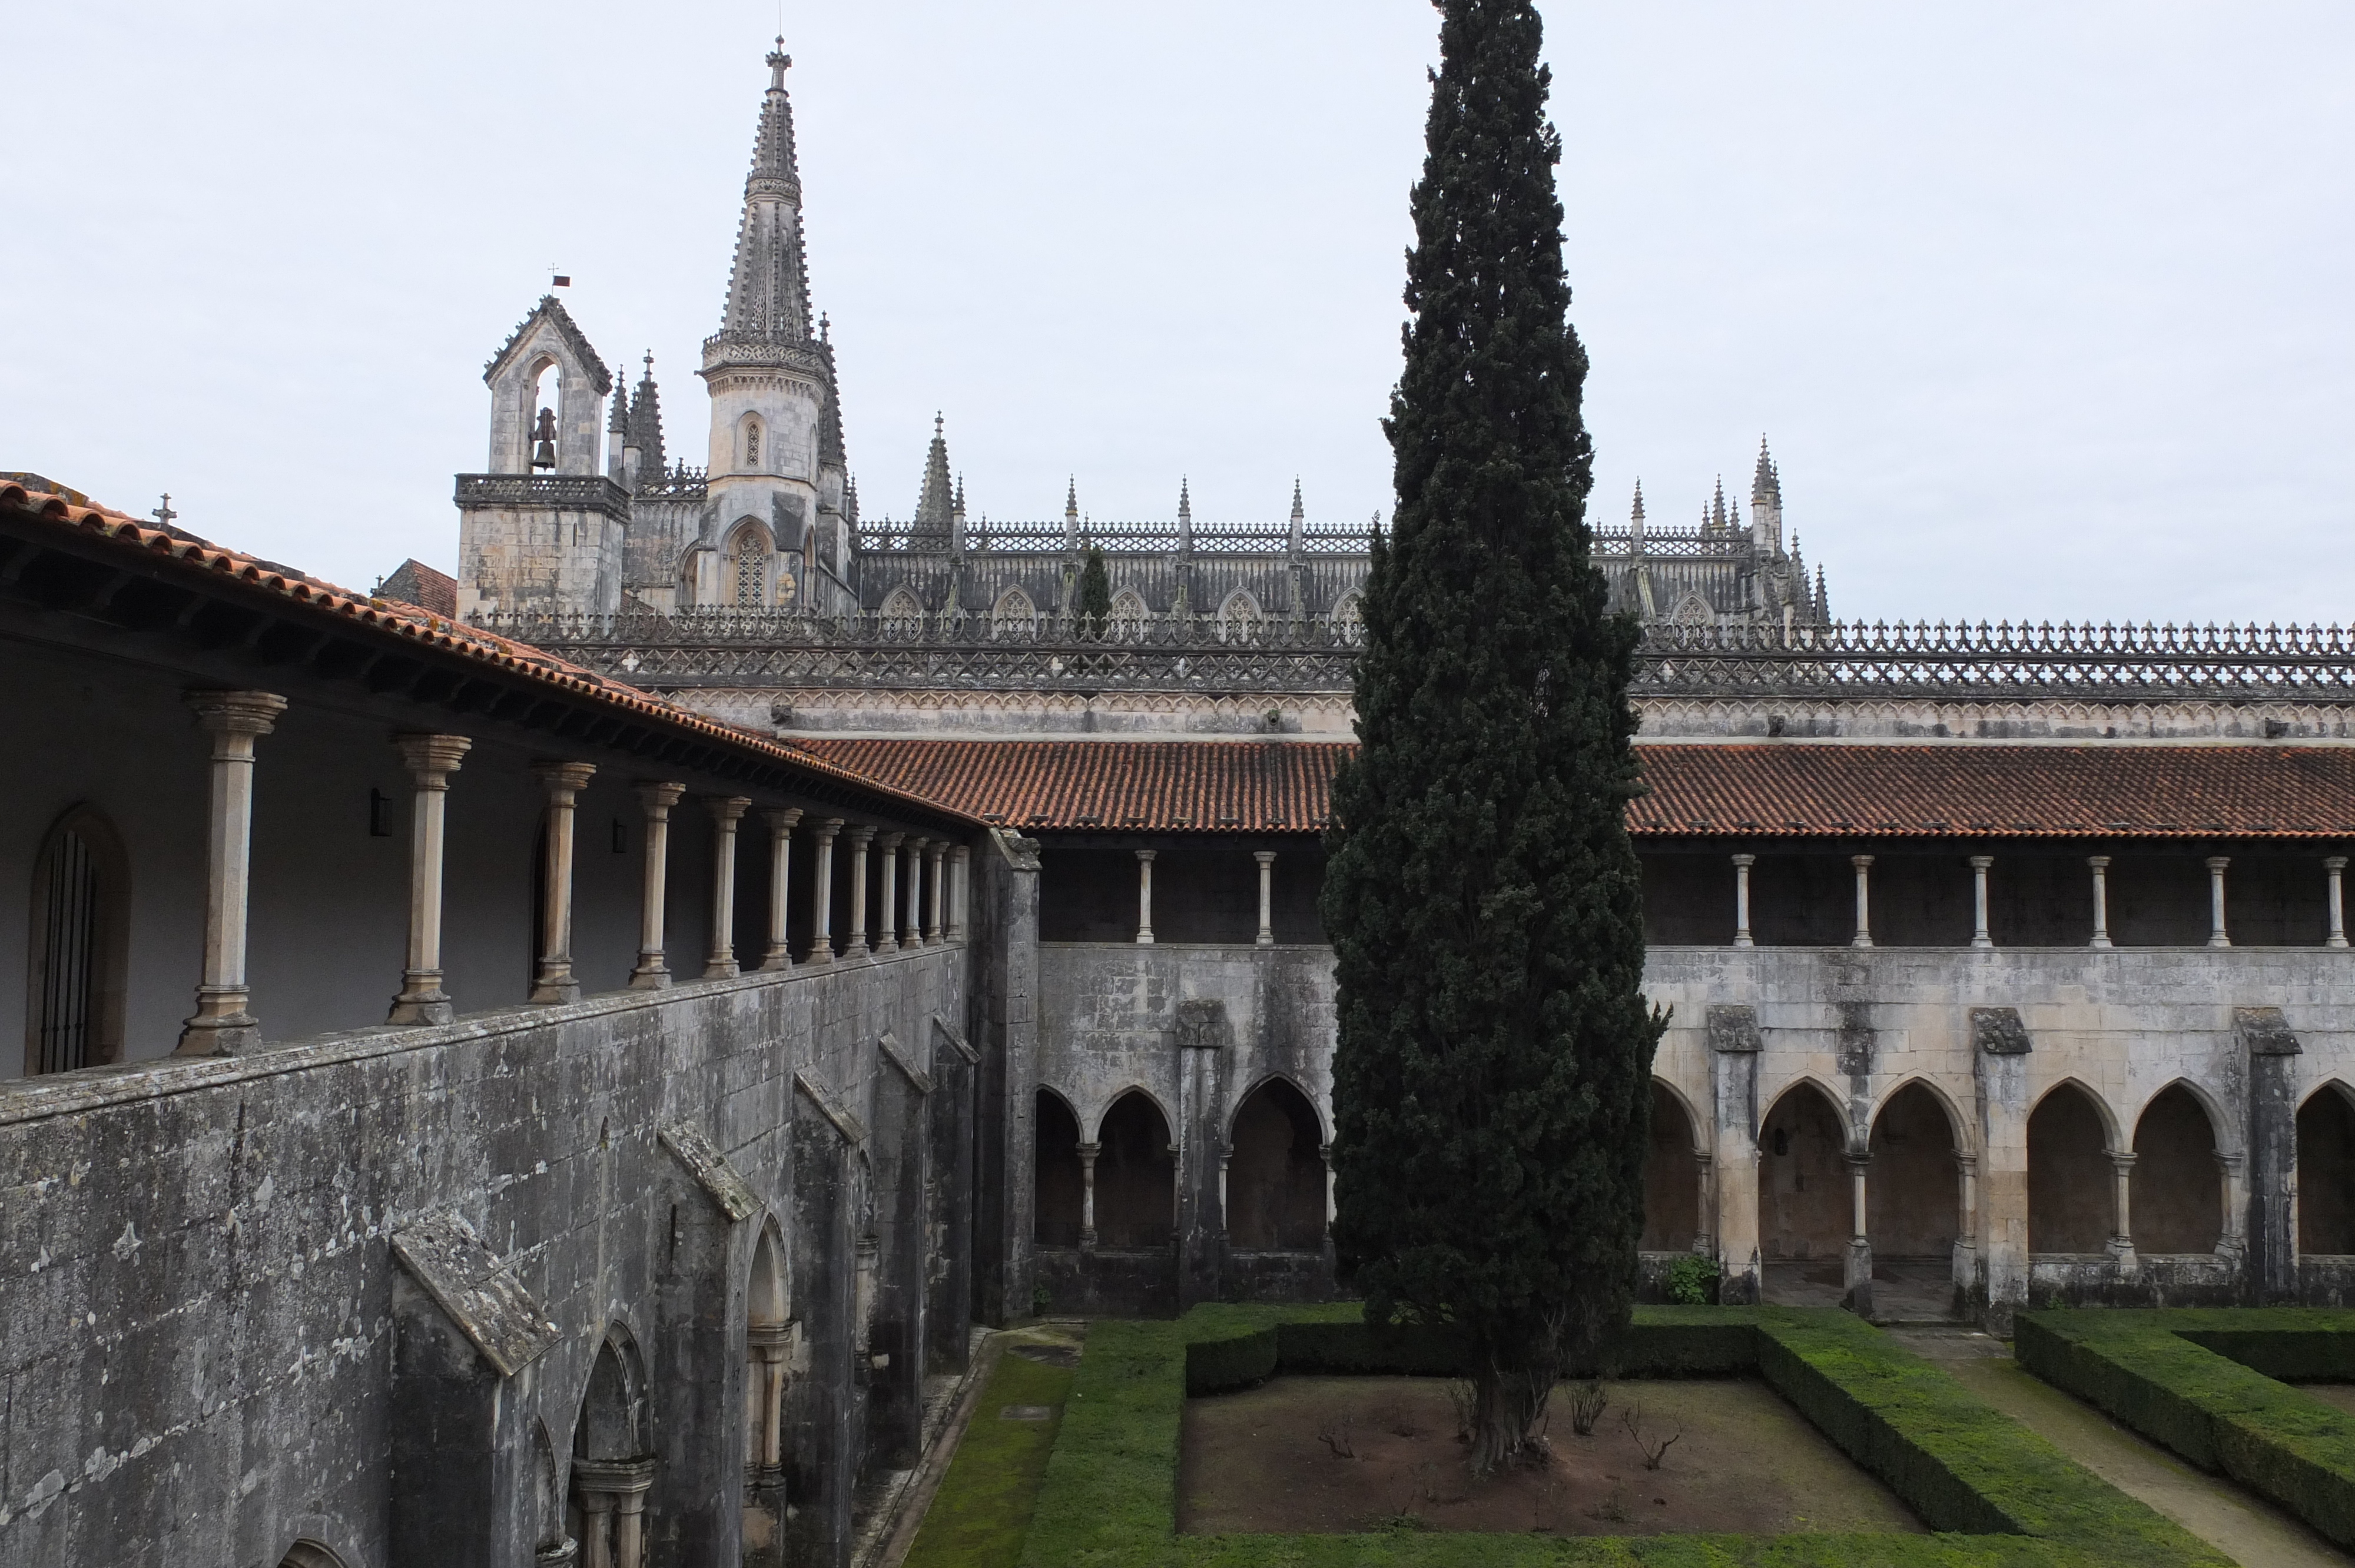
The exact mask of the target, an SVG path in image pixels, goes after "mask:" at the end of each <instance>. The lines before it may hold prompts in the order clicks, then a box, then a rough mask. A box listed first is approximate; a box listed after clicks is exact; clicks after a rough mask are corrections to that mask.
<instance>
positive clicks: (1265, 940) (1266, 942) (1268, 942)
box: [1252, 934, 1275, 948]
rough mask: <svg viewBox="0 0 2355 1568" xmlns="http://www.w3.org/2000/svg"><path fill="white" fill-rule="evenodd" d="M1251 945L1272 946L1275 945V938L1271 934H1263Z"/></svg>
mask: <svg viewBox="0 0 2355 1568" xmlns="http://www.w3.org/2000/svg"><path fill="white" fill-rule="evenodd" d="M1252 946H1253V947H1259V948H1273V947H1274V946H1275V938H1273V937H1272V936H1267V935H1264V934H1263V935H1262V936H1261V937H1260V938H1259V939H1258V940H1257V941H1256V942H1254V943H1252Z"/></svg>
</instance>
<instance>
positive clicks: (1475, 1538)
mask: <svg viewBox="0 0 2355 1568" xmlns="http://www.w3.org/2000/svg"><path fill="white" fill-rule="evenodd" d="M1607 1359H1608V1360H1609V1361H1610V1362H1611V1364H1612V1371H1613V1372H1614V1375H1616V1376H1622V1377H1626V1376H1646V1375H1649V1376H1678V1375H1684V1376H1710V1375H1724V1374H1728V1373H1735V1372H1758V1373H1760V1374H1762V1375H1763V1376H1764V1378H1765V1379H1766V1380H1767V1382H1768V1383H1771V1384H1772V1385H1773V1386H1774V1388H1776V1389H1777V1390H1778V1391H1779V1392H1781V1393H1783V1394H1784V1395H1785V1397H1786V1398H1788V1399H1790V1400H1791V1401H1792V1403H1793V1404H1796V1405H1797V1406H1798V1407H1799V1409H1800V1410H1801V1411H1803V1412H1804V1413H1805V1414H1806V1415H1807V1417H1808V1419H1809V1420H1811V1421H1813V1422H1814V1423H1815V1424H1816V1425H1817V1426H1818V1427H1819V1428H1821V1429H1822V1430H1823V1431H1824V1433H1825V1434H1826V1435H1827V1436H1829V1437H1830V1438H1831V1439H1832V1441H1833V1442H1834V1443H1836V1444H1838V1446H1840V1447H1841V1448H1842V1449H1843V1450H1844V1451H1846V1452H1847V1453H1848V1455H1849V1457H1851V1458H1853V1459H1854V1460H1856V1462H1857V1463H1858V1464H1859V1465H1861V1466H1863V1467H1865V1468H1867V1469H1868V1470H1870V1471H1871V1472H1872V1473H1873V1474H1875V1475H1877V1476H1879V1477H1881V1478H1882V1479H1883V1480H1885V1481H1887V1482H1888V1483H1889V1485H1890V1486H1891V1488H1892V1489H1894V1490H1895V1491H1896V1492H1897V1494H1898V1495H1899V1496H1900V1497H1901V1498H1902V1499H1904V1500H1905V1501H1906V1503H1907V1504H1908V1505H1909V1506H1911V1507H1912V1508H1913V1510H1914V1511H1915V1512H1916V1513H1917V1514H1918V1515H1920V1516H1921V1518H1922V1519H1923V1521H1924V1522H1925V1523H1928V1524H1929V1525H1930V1526H1931V1527H1932V1528H1933V1529H1934V1530H1943V1531H1955V1532H1959V1533H1949V1534H1942V1535H1929V1536H1913V1535H1812V1534H1810V1535H1780V1536H1731V1535H1707V1536H1702V1535H1683V1536H1636V1537H1602V1536H1589V1537H1558V1536H1549V1535H1535V1534H1530V1535H1506V1534H1476V1533H1460V1534H1452V1533H1433V1534H1420V1533H1404V1532H1396V1533H1394V1532H1389V1531H1376V1532H1370V1533H1366V1534H1359V1535H1227V1536H1197V1535H1179V1534H1178V1533H1177V1451H1178V1433H1179V1426H1180V1422H1181V1419H1182V1416H1183V1412H1184V1406H1185V1401H1186V1398H1187V1396H1188V1392H1189V1391H1194V1392H1209V1391H1216V1390H1222V1389H1232V1388H1240V1387H1244V1386H1247V1385H1248V1384H1250V1383H1256V1382H1260V1381H1263V1380H1264V1379H1266V1378H1268V1377H1271V1376H1274V1375H1276V1374H1278V1373H1281V1372H1328V1373H1357V1374H1364V1373H1421V1374H1425V1375H1430V1374H1440V1375H1444V1374H1447V1373H1451V1372H1454V1371H1455V1368H1456V1366H1457V1365H1458V1364H1459V1362H1460V1355H1459V1354H1458V1352H1457V1350H1456V1348H1455V1346H1454V1345H1452V1344H1451V1343H1450V1341H1449V1340H1448V1338H1447V1337H1446V1336H1444V1335H1443V1334H1437V1333H1429V1332H1416V1331H1409V1330H1384V1329H1376V1328H1372V1327H1369V1325H1367V1324H1366V1323H1365V1322H1364V1321H1363V1320H1362V1319H1361V1317H1360V1315H1359V1308H1357V1307H1355V1306H1354V1305H1349V1304H1342V1305H1339V1306H1335V1307H1323V1308H1284V1307H1235V1306H1206V1307H1199V1308H1195V1309H1194V1310H1193V1311H1192V1312H1190V1313H1188V1315H1187V1316H1186V1317H1185V1318H1183V1319H1179V1320H1178V1321H1177V1322H1175V1323H1167V1322H1105V1321H1099V1322H1097V1323H1096V1324H1094V1325H1093V1326H1092V1328H1091V1329H1090V1330H1089V1334H1088V1347H1087V1351H1086V1354H1085V1355H1084V1357H1083V1358H1082V1361H1081V1363H1080V1368H1079V1372H1078V1375H1077V1377H1076V1378H1075V1380H1074V1382H1073V1383H1072V1388H1071V1399H1070V1402H1069V1404H1067V1405H1066V1406H1065V1414H1064V1417H1063V1426H1062V1431H1061V1434H1060V1437H1059V1439H1058V1441H1057V1443H1056V1446H1055V1452H1054V1453H1053V1455H1052V1456H1051V1457H1050V1458H1049V1460H1048V1466H1047V1476H1046V1480H1045V1484H1044V1486H1043V1488H1042V1489H1041V1491H1040V1494H1039V1505H1038V1510H1037V1512H1036V1514H1035V1515H1034V1516H1033V1520H1032V1525H1031V1531H1030V1537H1029V1540H1028V1542H1027V1544H1026V1546H1025V1548H1024V1554H1023V1558H1022V1562H1023V1564H1024V1568H1345V1565H1346V1568H1456V1565H1458V1564H1461V1565H1463V1568H1471V1565H1473V1564H1480V1565H1482V1568H1487V1565H1492V1564H1493V1565H1497V1568H1573V1565H1575V1568H1585V1565H1588V1564H1593V1565H1597V1568H1600V1565H1602V1564H1614V1565H1616V1564H1644V1565H1646V1568H1652V1565H1657V1568H1685V1565H1688V1564H1689V1565H1691V1568H1704V1565H1707V1568H1741V1565H1750V1564H1756V1565H1758V1568H1769V1565H1773V1568H1800V1565H1804V1564H1823V1565H1827V1568H1850V1565H1853V1568H1868V1565H1882V1564H1886V1565H1889V1568H1929V1565H1932V1564H1938V1565H1941V1568H1965V1565H1969V1568H1978V1565H1982V1564H1984V1565H1987V1568H2009V1565H2013V1564H2018V1565H2020V1568H2030V1565H2033V1568H2057V1565H2060V1564H2080V1563H2083V1564H2089V1565H2090V1564H2097V1563H2098V1564H2117V1565H2121V1568H2124V1565H2135V1568H2195V1565H2196V1568H2226V1565H2227V1564H2228V1562H2229V1560H2228V1559H2226V1558H2224V1557H2222V1555H2220V1554H2218V1553H2217V1552H2214V1551H2213V1550H2211V1548H2209V1547H2208V1546H2207V1545H2205V1544H2204V1543H2203V1542H2200V1541H2199V1540H2197V1539H2196V1538H2194V1537H2192V1536H2191V1535H2190V1534H2188V1533H2186V1532H2185V1531H2182V1530H2180V1529H2179V1528H2177V1527H2176V1526H2175V1525H2174V1524H2173V1523H2171V1522H2169V1520H2166V1519H2164V1518H2163V1517H2161V1516H2160V1515H2158V1513H2155V1512H2153V1511H2152V1510H2150V1509H2148V1508H2146V1507H2145V1506H2144V1505H2143V1504H2141V1503H2139V1502H2137V1501H2136V1500H2135V1499H2132V1498H2129V1497H2127V1496H2126V1494H2124V1493H2122V1492H2120V1491H2118V1490H2116V1489H2115V1488H2112V1487H2111V1486H2110V1485H2109V1484H2108V1483H2106V1482H2105V1481H2103V1480H2101V1479H2100V1478H2097V1477H2095V1476H2094V1475H2093V1474H2092V1473H2091V1472H2089V1471H2087V1470H2085V1469H2083V1467H2079V1466H2078V1465H2077V1464H2075V1463H2074V1462H2073V1461H2072V1460H2071V1459H2069V1458H2068V1457H2067V1456H2065V1455H2063V1454H2062V1452H2061V1451H2060V1450H2059V1449H2057V1448H2055V1447H2054V1446H2052V1445H2051V1444H2050V1443H2048V1442H2046V1441H2045V1440H2044V1439H2042V1438H2041V1437H2038V1436H2035V1435H2034V1434H2032V1433H2030V1432H2029V1431H2028V1430H2027V1429H2026V1428H2024V1427H2021V1426H2019V1425H2016V1424H2015V1423H2013V1422H2012V1421H2011V1420H2010V1419H2009V1417H2006V1416H2004V1415H2002V1414H1998V1413H1997V1412H1996V1411H1994V1410H1992V1409H1990V1408H1988V1407H1987V1406H1986V1405H1984V1404H1980V1403H1978V1402H1977V1400H1976V1399H1974V1398H1972V1396H1971V1395H1970V1394H1969V1393H1966V1392H1965V1391H1964V1389H1963V1388H1962V1386H1961V1385H1960V1384H1958V1383H1955V1381H1954V1380H1953V1379H1952V1378H1950V1377H1948V1376H1946V1375H1945V1373H1944V1372H1939V1371H1938V1370H1937V1369H1936V1368H1934V1367H1933V1366H1931V1365H1930V1364H1929V1363H1928V1362H1926V1361H1922V1360H1920V1359H1919V1358H1917V1357H1915V1356H1913V1355H1911V1354H1909V1353H1907V1352H1906V1351H1902V1350H1901V1349H1899V1348H1898V1347H1897V1346H1896V1345H1895V1344H1894V1343H1893V1342H1891V1340H1889V1339H1888V1338H1887V1337H1886V1336H1884V1335H1882V1334H1881V1333H1880V1332H1879V1331H1878V1330H1874V1329H1872V1328H1870V1326H1868V1325H1866V1324H1864V1323H1862V1322H1860V1321H1859V1320H1858V1319H1855V1318H1853V1317H1850V1316H1849V1314H1847V1313H1845V1312H1837V1311H1820V1312H1806V1311H1793V1310H1785V1309H1781V1308H1710V1307H1671V1308H1637V1309H1636V1320H1635V1324H1634V1326H1633V1328H1632V1329H1631V1330H1630V1331H1629V1332H1628V1334H1627V1335H1626V1336H1625V1338H1624V1339H1623V1340H1620V1341H1619V1342H1618V1343H1616V1344H1614V1346H1613V1347H1612V1348H1611V1351H1610V1354H1609V1357H1608V1358H1607Z"/></svg>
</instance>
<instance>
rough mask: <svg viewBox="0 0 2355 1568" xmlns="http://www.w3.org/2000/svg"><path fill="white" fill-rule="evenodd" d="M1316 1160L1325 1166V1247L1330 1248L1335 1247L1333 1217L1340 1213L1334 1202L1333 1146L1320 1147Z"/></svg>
mask: <svg viewBox="0 0 2355 1568" xmlns="http://www.w3.org/2000/svg"><path fill="white" fill-rule="evenodd" d="M1316 1158H1317V1159H1318V1160H1322V1161H1323V1162H1324V1165H1325V1245H1327V1246H1330V1245H1333V1216H1334V1215H1335V1214H1337V1213H1339V1212H1340V1210H1339V1208H1338V1207H1337V1205H1336V1204H1335V1203H1334V1202H1333V1183H1334V1176H1333V1146H1332V1145H1331V1144H1329V1143H1326V1144H1320V1145H1318V1146H1317V1150H1316Z"/></svg>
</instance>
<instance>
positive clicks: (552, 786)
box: [531, 762, 597, 806]
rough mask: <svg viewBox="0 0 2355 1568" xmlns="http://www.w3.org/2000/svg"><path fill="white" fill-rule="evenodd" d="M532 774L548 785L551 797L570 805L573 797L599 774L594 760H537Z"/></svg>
mask: <svg viewBox="0 0 2355 1568" xmlns="http://www.w3.org/2000/svg"><path fill="white" fill-rule="evenodd" d="M531 776H532V777H533V778H535V779H538V780H539V781H540V782H541V783H542V784H544V785H546V786H547V787H548V795H549V800H553V801H555V802H556V803H557V804H558V805H559V806H569V805H570V804H571V803H572V797H573V796H575V795H577V794H579V793H580V792H581V790H583V789H587V788H589V780H590V779H593V778H595V777H596V776H597V765H596V764H595V763H593V762H535V763H533V764H532V765H531Z"/></svg>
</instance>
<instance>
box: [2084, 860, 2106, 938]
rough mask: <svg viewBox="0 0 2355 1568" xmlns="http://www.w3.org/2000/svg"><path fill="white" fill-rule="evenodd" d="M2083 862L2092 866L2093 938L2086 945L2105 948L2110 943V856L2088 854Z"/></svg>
mask: <svg viewBox="0 0 2355 1568" xmlns="http://www.w3.org/2000/svg"><path fill="white" fill-rule="evenodd" d="M2085 863H2086V864H2087V865H2089V866H2092V867H2093V868H2094V939H2093V941H2092V942H2091V943H2089V944H2088V946H2091V947H2095V948H2106V947H2108V946H2109V945H2110V857H2109V856H2108V855H2105V854H2089V855H2087V856H2086V857H2085Z"/></svg>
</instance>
